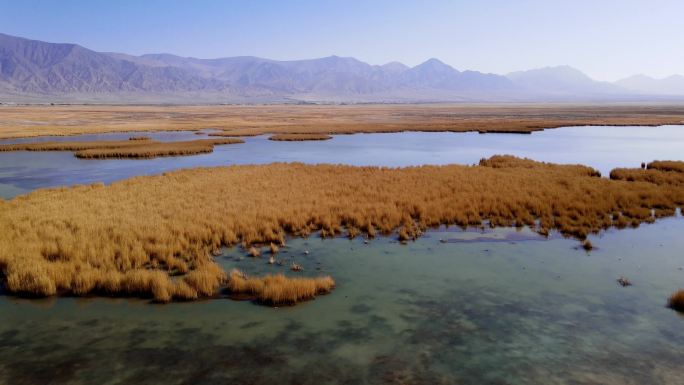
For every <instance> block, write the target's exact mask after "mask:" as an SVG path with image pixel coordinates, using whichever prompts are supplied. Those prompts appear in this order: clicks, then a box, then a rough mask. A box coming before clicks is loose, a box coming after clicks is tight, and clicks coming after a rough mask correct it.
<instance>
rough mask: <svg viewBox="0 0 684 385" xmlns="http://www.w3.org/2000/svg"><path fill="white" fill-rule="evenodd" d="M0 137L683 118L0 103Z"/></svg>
mask: <svg viewBox="0 0 684 385" xmlns="http://www.w3.org/2000/svg"><path fill="white" fill-rule="evenodd" d="M0 108H2V120H0V138H3V139H4V138H7V139H9V138H19V137H31V136H45V135H78V134H89V133H103V132H141V131H180V130H196V131H199V130H204V129H207V128H210V129H217V130H222V131H223V133H222V134H220V135H224V136H236V135H240V136H242V135H259V134H283V133H288V134H297V133H300V134H302V133H304V134H345V133H346V134H351V133H359V132H401V131H453V132H464V131H473V132H483V133H487V132H503V133H506V132H510V133H525V132H533V131H538V130H543V129H547V128H555V127H564V126H581V125H662V124H682V123H684V106H682V105H633V104H630V105H624V106H620V105H572V104H517V105H515V104H464V103H461V104H441V105H440V104H421V105H406V104H402V105H346V106H330V105H326V106H322V105H321V106H314V105H308V106H304V105H267V106H0Z"/></svg>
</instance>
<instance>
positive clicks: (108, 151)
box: [0, 137, 244, 159]
mask: <svg viewBox="0 0 684 385" xmlns="http://www.w3.org/2000/svg"><path fill="white" fill-rule="evenodd" d="M236 143H244V141H243V140H242V139H237V138H225V139H198V140H190V141H179V142H158V141H154V140H151V139H149V138H146V137H131V138H129V139H128V140H122V141H97V142H38V143H20V144H5V145H0V152H2V151H73V152H74V156H76V157H77V158H83V159H105V158H156V157H160V156H182V155H196V154H202V153H209V152H212V151H214V146H218V145H225V144H236Z"/></svg>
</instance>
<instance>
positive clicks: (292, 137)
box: [268, 134, 332, 142]
mask: <svg viewBox="0 0 684 385" xmlns="http://www.w3.org/2000/svg"><path fill="white" fill-rule="evenodd" d="M268 139H269V140H275V141H283V142H302V141H306V140H328V139H332V136H330V135H327V134H275V135H271V136H270V137H269V138H268Z"/></svg>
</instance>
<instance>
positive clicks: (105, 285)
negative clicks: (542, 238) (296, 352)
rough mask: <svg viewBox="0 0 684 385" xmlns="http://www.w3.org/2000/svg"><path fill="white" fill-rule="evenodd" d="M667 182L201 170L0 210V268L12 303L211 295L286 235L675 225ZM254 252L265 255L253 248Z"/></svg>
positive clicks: (345, 169)
mask: <svg viewBox="0 0 684 385" xmlns="http://www.w3.org/2000/svg"><path fill="white" fill-rule="evenodd" d="M630 172H635V173H642V172H645V173H662V174H663V175H662V176H660V178H662V181H661V182H659V183H651V182H648V181H641V180H635V181H627V180H609V179H605V178H599V177H597V176H596V175H597V172H596V171H594V170H592V169H591V168H588V167H584V166H571V165H568V166H562V165H553V164H545V163H539V162H534V161H530V160H525V159H518V158H514V157H510V156H495V157H492V158H489V159H484V160H482V162H481V163H480V165H478V166H459V165H449V166H421V167H407V168H387V167H353V166H340V165H304V164H296V163H295V164H271V165H259V166H231V167H218V168H197V169H190V170H180V171H175V172H170V173H165V174H163V175H158V176H141V177H135V178H131V179H128V180H124V181H120V182H116V183H113V184H111V185H109V186H104V185H102V184H96V185H87V186H75V187H70V188H57V189H44V190H38V191H34V192H32V193H30V194H27V195H23V196H19V197H17V198H15V199H12V200H9V201H3V200H0V269H1V270H2V272H3V273H4V277H5V278H4V279H5V282H6V287H7V289H8V290H9V291H10V292H15V293H32V294H36V295H53V294H55V293H70V294H74V295H85V294H87V293H100V292H102V293H106V294H108V295H136V296H154V297H155V298H156V299H157V300H160V301H166V300H172V299H192V298H198V297H205V296H211V295H213V294H215V293H216V291H217V290H218V288H220V287H222V285H224V284H225V279H226V277H225V272H223V271H222V270H221V269H219V268H218V267H217V265H216V264H215V263H214V262H213V257H212V255H211V253H212V251H214V250H216V249H218V248H220V247H221V246H231V245H243V247H245V248H246V249H248V248H249V247H250V245H253V244H256V245H258V246H268V245H270V243H273V244H275V245H282V244H284V241H285V236H286V234H292V235H294V236H305V235H308V234H311V233H313V232H320V234H321V235H323V236H335V235H339V234H343V233H347V234H348V235H350V236H351V235H357V234H366V235H368V236H374V235H376V234H391V233H392V232H395V231H396V232H397V233H398V234H400V236H401V237H402V239H406V240H408V239H413V238H414V237H417V236H419V235H420V234H421V232H423V231H424V230H425V229H426V228H428V227H431V226H437V225H443V224H449V225H459V226H482V225H485V224H488V225H490V226H530V227H533V228H535V229H536V230H537V231H539V232H540V233H542V234H543V233H548V232H549V231H550V230H558V231H560V232H561V233H563V234H565V235H568V236H574V237H577V238H579V239H584V238H585V237H586V236H587V235H588V234H589V233H591V232H598V231H600V230H601V229H605V228H608V227H611V226H616V227H625V226H637V225H639V224H640V223H643V222H651V221H653V220H655V216H654V215H653V213H652V210H653V209H655V212H656V215H658V216H662V215H672V214H673V213H674V210H675V209H676V208H677V207H680V206H681V205H682V204H683V203H684V182H682V181H680V180H679V179H677V177H678V176H679V175H680V174H679V173H674V172H665V171H659V170H641V169H637V170H632V171H630ZM255 249H256V248H255Z"/></svg>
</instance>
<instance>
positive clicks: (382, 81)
mask: <svg viewBox="0 0 684 385" xmlns="http://www.w3.org/2000/svg"><path fill="white" fill-rule="evenodd" d="M675 99H676V100H684V77H681V76H672V77H670V78H666V79H660V80H656V79H652V78H648V77H646V76H643V75H640V76H634V77H631V78H627V79H623V80H620V81H618V82H616V83H607V82H598V81H595V80H592V79H591V78H589V77H588V76H586V75H584V74H583V73H582V72H580V71H578V70H576V69H573V68H571V67H567V66H560V67H549V68H542V69H534V70H529V71H522V72H514V73H511V74H508V75H506V76H503V75H496V74H486V73H481V72H477V71H458V70H456V69H454V68H453V67H451V66H449V65H447V64H445V63H443V62H441V61H439V60H438V59H429V60H427V61H425V62H424V63H422V64H419V65H417V66H415V67H408V66H405V65H403V64H401V63H398V62H392V63H387V64H385V65H370V64H367V63H364V62H361V61H359V60H356V59H354V58H348V57H338V56H330V57H325V58H320V59H310V60H294V61H276V60H269V59H263V58H258V57H250V56H242V57H229V58H220V59H196V58H185V57H180V56H175V55H170V54H148V55H142V56H131V55H126V54H121V53H104V52H95V51H92V50H89V49H87V48H84V47H81V46H79V45H75V44H55V43H46V42H41V41H36V40H28V39H23V38H19V37H14V36H9V35H4V34H0V102H4V103H10V102H19V103H22V102H117V103H136V102H150V103H158V102H172V103H176V102H177V103H270V102H348V103H356V102H460V101H463V102H465V101H470V102H496V101H517V102H527V101H530V102H531V101H592V100H601V101H630V100H640V101H643V100H675Z"/></svg>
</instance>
